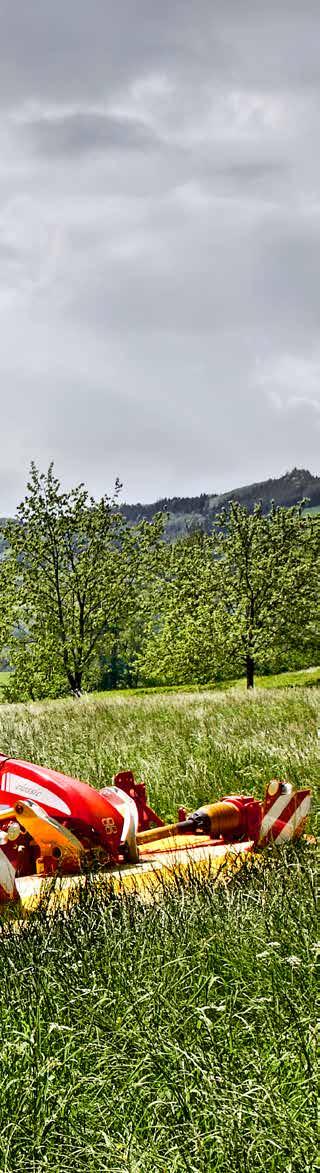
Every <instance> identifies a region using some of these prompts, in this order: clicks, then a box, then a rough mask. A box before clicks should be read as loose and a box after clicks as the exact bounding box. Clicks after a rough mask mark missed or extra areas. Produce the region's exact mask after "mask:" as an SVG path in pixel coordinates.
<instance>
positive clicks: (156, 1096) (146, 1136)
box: [0, 688, 320, 1173]
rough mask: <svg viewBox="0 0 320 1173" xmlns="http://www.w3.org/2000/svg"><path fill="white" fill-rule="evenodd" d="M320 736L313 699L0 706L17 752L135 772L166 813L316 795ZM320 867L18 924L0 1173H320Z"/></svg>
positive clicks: (232, 695)
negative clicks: (298, 788) (273, 782)
mask: <svg viewBox="0 0 320 1173" xmlns="http://www.w3.org/2000/svg"><path fill="white" fill-rule="evenodd" d="M319 727H320V692H319V690H317V689H314V690H307V689H305V690H303V689H301V688H300V689H299V690H298V689H297V690H295V689H292V690H290V692H286V691H285V690H283V691H281V690H278V691H277V692H274V693H273V692H271V691H270V692H269V691H268V692H266V693H264V692H262V691H260V692H257V693H256V694H254V695H253V696H247V695H246V694H243V693H241V692H240V691H236V690H235V691H229V692H228V693H225V694H223V693H212V692H208V693H201V695H199V694H197V693H196V694H190V693H189V694H188V695H186V696H183V694H181V693H180V694H178V695H176V696H174V695H170V696H160V697H157V696H155V695H153V696H149V697H143V698H139V697H126V698H125V697H113V698H110V697H107V698H100V699H93V698H87V699H84V700H83V701H81V702H79V703H77V702H72V701H68V702H52V703H51V704H39V705H29V706H22V705H18V706H15V707H13V706H1V707H0V746H1V748H2V750H3V751H4V752H6V753H10V754H14V755H17V756H24V757H26V758H28V759H29V760H30V759H31V760H34V761H37V762H39V763H41V764H46V765H49V766H52V767H56V768H59V769H62V770H65V771H66V772H70V773H75V774H76V775H78V776H80V777H83V778H87V779H88V780H89V781H91V782H93V783H94V784H96V785H97V786H102V785H103V783H106V782H108V781H110V779H111V777H112V774H113V773H114V772H115V771H116V770H118V769H119V768H120V767H121V766H122V767H126V766H128V767H129V766H131V767H132V768H133V769H134V770H135V771H136V773H137V776H139V777H141V776H142V775H143V776H144V778H145V780H146V782H147V783H148V789H149V794H150V799H151V801H152V803H153V804H155V805H156V807H157V808H158V809H159V811H160V813H161V814H162V815H163V816H165V817H170V816H172V815H174V813H175V810H176V806H177V804H178V803H179V801H181V800H182V799H183V800H184V801H185V802H186V805H187V806H190V807H191V808H193V807H195V806H196V805H197V804H198V803H199V802H200V801H201V800H204V799H206V798H209V797H214V796H217V795H220V794H222V793H226V792H228V791H232V790H235V789H236V790H238V789H239V790H245V791H247V792H255V793H259V794H262V793H263V790H264V786H265V784H266V782H267V781H268V779H270V777H272V775H274V774H278V775H281V776H282V777H284V776H285V777H287V778H288V779H289V780H291V781H292V782H294V783H295V784H297V785H299V784H300V785H305V784H309V783H310V784H311V785H312V787H313V790H314V791H316V788H317V782H319V775H320V769H319V766H320V742H319V739H318V738H317V729H318V728H319ZM316 809H317V807H316V800H315V802H314V814H313V825H314V829H315V826H316ZM315 865H316V847H315V846H314V845H307V844H303V843H301V844H299V845H298V847H297V848H294V847H291V848H290V847H289V848H287V849H283V850H282V852H281V853H280V854H279V855H277V854H276V853H275V852H274V851H271V852H270V854H269V855H268V857H267V861H266V865H265V866H264V867H263V868H262V867H261V866H260V865H259V864H257V865H255V866H254V868H253V870H251V871H250V872H249V873H248V874H247V873H246V872H245V871H243V872H242V873H241V874H240V875H239V876H238V877H237V878H235V879H234V880H233V882H232V883H231V884H229V886H228V887H226V888H221V887H220V888H218V887H217V886H216V884H215V882H214V880H213V879H212V880H211V881H210V882H209V883H207V884H204V883H203V881H201V882H200V881H199V880H197V879H196V878H195V877H193V878H192V877H191V879H190V884H189V887H187V888H186V887H183V886H182V885H181V882H179V883H177V885H176V888H175V889H174V890H173V891H171V892H170V893H168V892H163V894H162V896H161V898H160V900H158V901H157V902H155V903H154V904H150V905H148V906H143V905H141V904H140V903H139V901H138V900H137V898H133V897H131V898H129V897H126V899H125V900H123V901H121V900H120V899H119V898H118V897H114V896H113V897H112V898H110V893H108V890H107V889H106V891H100V892H99V894H98V895H97V893H96V892H95V891H94V889H93V887H92V885H90V883H89V885H88V887H87V889H85V890H84V891H83V893H82V896H81V902H80V904H79V906H77V907H74V908H73V910H72V912H71V913H70V915H69V916H68V917H66V916H65V914H64V913H62V912H60V913H59V914H57V915H56V916H55V918H54V919H53V918H52V917H51V918H50V917H49V916H48V915H47V913H46V910H45V909H43V910H40V911H39V912H37V913H35V914H34V915H33V916H32V917H30V918H29V920H27V921H26V923H25V924H24V925H23V926H22V928H20V929H18V930H17V926H16V925H15V924H12V923H9V922H6V919H5V918H4V919H3V923H2V932H1V951H0V979H1V981H0V991H1V992H0V1013H1V1024H2V1031H1V1047H0V1065H1V1078H0V1113H1V1130H0V1169H1V1171H2V1170H3V1173H22V1171H23V1173H49V1171H50V1173H82V1171H83V1173H87V1171H88V1173H102V1171H103V1173H104V1171H107V1173H183V1171H185V1170H187V1171H189V1173H209V1171H210V1170H212V1171H213V1173H237V1171H238V1170H239V1171H240V1173H249V1170H250V1173H251V1170H255V1173H256V1171H258V1173H265V1171H266V1173H278V1171H281V1173H300V1171H301V1173H314V1171H315V1170H316V1168H317V1142H316V1107H317V1104H316V1021H315V1020H316V927H317V926H316V881H315V870H316V869H315Z"/></svg>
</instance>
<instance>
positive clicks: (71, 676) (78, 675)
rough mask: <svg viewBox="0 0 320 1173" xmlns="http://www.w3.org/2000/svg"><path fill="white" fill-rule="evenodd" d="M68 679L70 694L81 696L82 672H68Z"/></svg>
mask: <svg viewBox="0 0 320 1173" xmlns="http://www.w3.org/2000/svg"><path fill="white" fill-rule="evenodd" d="M68 680H69V684H70V688H71V692H72V696H73V697H75V698H77V697H79V696H81V692H82V687H81V686H82V672H81V671H78V670H77V671H76V672H69V673H68Z"/></svg>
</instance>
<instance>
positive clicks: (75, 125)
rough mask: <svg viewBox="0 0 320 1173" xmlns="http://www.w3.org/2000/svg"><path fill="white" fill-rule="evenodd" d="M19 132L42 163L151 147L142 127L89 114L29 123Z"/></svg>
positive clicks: (102, 115) (56, 117)
mask: <svg viewBox="0 0 320 1173" xmlns="http://www.w3.org/2000/svg"><path fill="white" fill-rule="evenodd" d="M23 129H24V132H25V133H26V132H27V134H28V136H30V139H31V143H32V144H33V145H34V147H35V149H36V150H37V151H39V153H40V154H41V155H42V156H44V158H46V159H49V158H50V157H52V156H53V158H56V157H57V156H59V155H62V156H65V155H66V156H70V155H82V154H87V153H89V152H97V151H104V152H105V151H108V150H109V151H112V150H115V151H118V150H122V151H123V150H124V151H139V150H140V151H141V150H144V151H147V150H148V149H149V148H150V147H151V146H153V144H154V135H152V134H151V133H150V131H148V130H147V129H146V127H144V126H143V125H139V123H132V122H131V121H130V120H129V119H125V118H115V117H113V118H112V117H110V115H107V114H100V113H98V112H96V113H94V112H91V111H77V112H75V113H74V114H68V113H67V114H65V115H60V116H59V115H58V116H57V115H56V116H55V117H48V116H47V117H44V118H34V119H30V120H28V122H27V123H26V124H25V125H24V128H23Z"/></svg>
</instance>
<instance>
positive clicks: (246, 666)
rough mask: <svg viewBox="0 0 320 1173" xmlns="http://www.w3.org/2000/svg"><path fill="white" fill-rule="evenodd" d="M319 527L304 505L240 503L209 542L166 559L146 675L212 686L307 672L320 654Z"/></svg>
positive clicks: (145, 652) (149, 633) (145, 653)
mask: <svg viewBox="0 0 320 1173" xmlns="http://www.w3.org/2000/svg"><path fill="white" fill-rule="evenodd" d="M319 584H320V524H319V520H318V519H317V518H314V519H312V518H309V517H303V515H302V506H294V507H292V508H291V509H283V508H278V507H275V506H273V508H272V510H271V512H270V513H269V514H263V510H262V506H261V505H256V506H255V508H254V510H253V512H252V513H249V512H248V510H247V508H246V507H245V506H242V505H239V504H238V503H234V504H232V505H231V506H230V509H228V510H227V511H226V512H225V513H222V514H220V515H219V517H218V519H217V521H216V524H215V527H214V529H213V533H212V535H205V534H202V533H200V534H199V533H198V534H194V535H191V534H190V535H189V536H188V537H187V538H184V539H181V540H180V541H178V542H176V543H175V544H174V545H173V546H167V547H166V549H165V551H164V554H163V565H162V568H161V573H160V575H159V577H158V579H157V581H156V582H155V583H154V590H153V596H152V599H151V600H150V617H149V626H148V628H147V629H146V638H145V642H144V644H143V647H142V653H141V657H140V664H141V669H142V671H143V672H144V673H145V675H146V677H148V678H151V679H152V680H154V682H166V683H168V684H171V683H172V684H173V683H179V684H183V683H189V682H197V683H202V684H204V683H206V682H207V681H210V680H213V679H214V678H216V679H219V678H220V679H221V678H224V679H225V678H228V676H229V677H231V678H235V677H236V676H237V675H241V674H242V672H243V670H245V671H246V674H247V684H248V686H251V685H252V684H253V680H254V672H255V670H256V669H257V670H258V671H259V672H260V673H261V672H266V671H269V672H270V671H277V670H279V669H281V668H285V667H287V666H289V665H290V667H291V666H293V667H297V668H299V667H301V665H302V664H306V663H308V660H309V663H310V659H311V661H312V659H313V660H314V659H315V658H317V656H318V652H319V648H320V637H319V632H320V621H319Z"/></svg>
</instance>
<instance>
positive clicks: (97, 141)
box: [0, 0, 320, 515]
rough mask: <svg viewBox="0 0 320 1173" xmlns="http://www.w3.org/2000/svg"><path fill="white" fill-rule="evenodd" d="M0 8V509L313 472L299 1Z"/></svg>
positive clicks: (87, 0)
mask: <svg viewBox="0 0 320 1173" xmlns="http://www.w3.org/2000/svg"><path fill="white" fill-rule="evenodd" d="M0 14H1V22H0V23H1V27H0V101H1V104H2V110H1V120H0V356H1V358H0V361H1V383H0V387H1V450H0V451H1V459H0V515H1V514H3V513H6V512H11V511H12V510H14V508H15V506H16V503H17V500H18V499H19V498H20V497H21V495H22V494H23V491H24V485H25V481H26V476H27V471H28V467H29V465H30V461H31V460H32V459H35V460H36V461H37V463H38V464H39V465H40V467H41V468H42V469H44V468H46V467H47V465H48V463H49V461H50V460H51V459H54V461H55V464H56V470H57V472H58V474H59V475H61V478H62V480H63V481H64V483H66V484H72V483H74V482H75V481H78V480H85V481H86V482H87V484H88V486H89V488H90V490H91V491H92V492H93V493H95V494H98V493H101V492H105V491H110V490H111V489H112V485H113V482H114V479H115V477H116V476H119V477H120V479H121V480H122V482H123V485H124V489H123V496H124V497H125V499H126V500H128V501H136V500H142V501H148V500H149V501H150V500H154V499H155V498H157V497H161V496H162V495H173V494H178V495H179V494H193V493H198V492H201V491H212V492H214V491H219V490H223V489H227V488H230V487H232V486H235V485H239V484H241V483H243V484H245V483H248V482H249V481H252V480H257V479H259V480H260V479H263V478H264V477H265V476H268V475H278V474H281V473H283V472H285V471H286V470H287V469H290V468H292V467H293V465H298V466H304V467H310V468H311V470H312V471H313V472H317V473H319V472H320V459H319V447H320V444H319V442H320V329H319V327H320V296H319V295H320V282H319V277H320V252H319V243H320V199H319V186H320V185H319V178H320V152H319V112H320V80H319V79H320V71H319V41H320V4H319V0H304V3H303V2H302V0H268V2H266V0H262V2H260V0H246V2H244V0H28V2H27V0H0Z"/></svg>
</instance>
